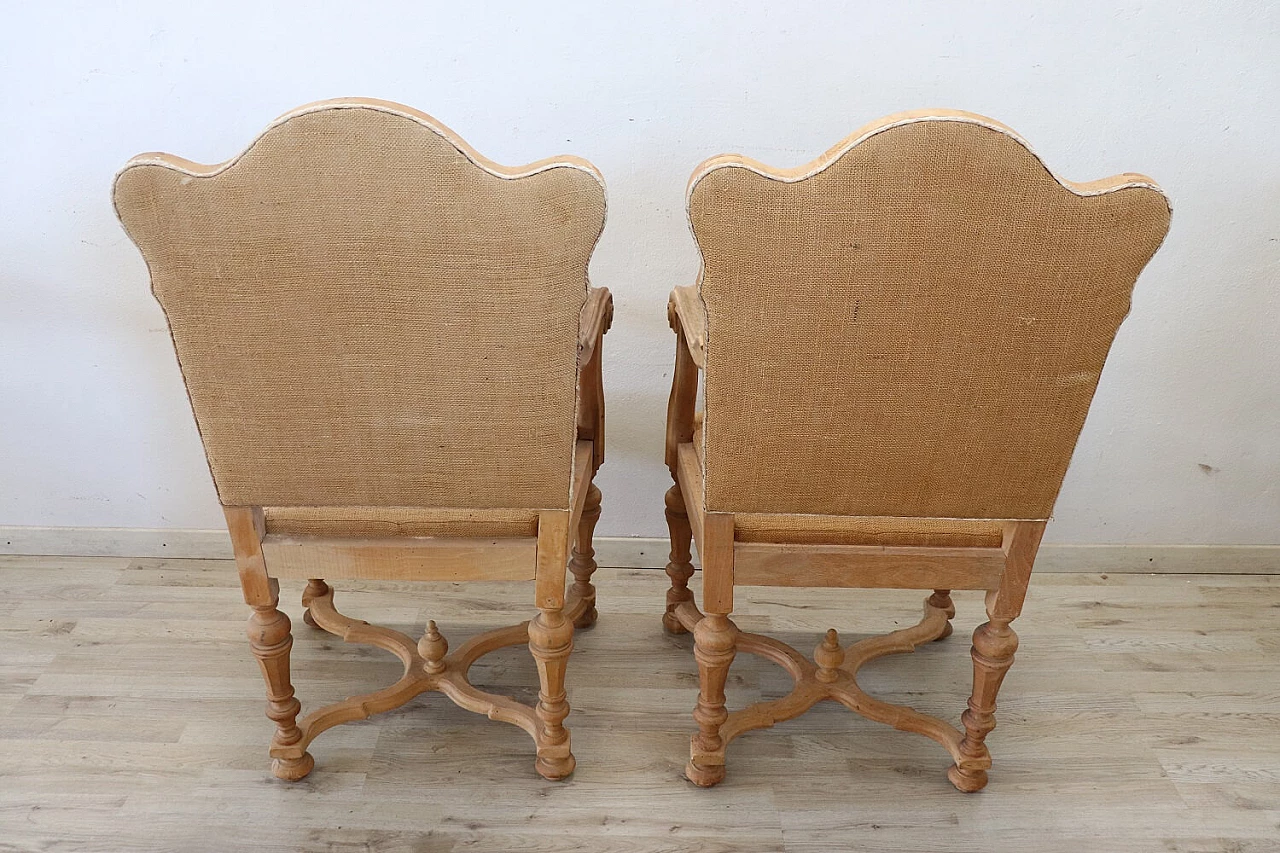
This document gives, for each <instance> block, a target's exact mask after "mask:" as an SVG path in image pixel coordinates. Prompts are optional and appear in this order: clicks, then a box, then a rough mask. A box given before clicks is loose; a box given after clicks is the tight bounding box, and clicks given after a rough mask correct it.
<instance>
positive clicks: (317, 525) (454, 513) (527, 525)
mask: <svg viewBox="0 0 1280 853" xmlns="http://www.w3.org/2000/svg"><path fill="white" fill-rule="evenodd" d="M265 516H266V532H267V533H281V534H284V535H287V536H310V535H317V536H325V535H328V536H464V537H465V536H536V535H537V533H538V513H537V512H536V511H534V510H527V509H509V510H503V511H501V512H493V511H490V512H484V513H480V512H476V511H474V510H467V509H424V508H422V507H324V506H317V507H311V506H306V507H266V512H265Z"/></svg>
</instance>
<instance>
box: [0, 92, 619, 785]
mask: <svg viewBox="0 0 1280 853" xmlns="http://www.w3.org/2000/svg"><path fill="white" fill-rule="evenodd" d="M114 199H115V202H116V207H117V212H118V213H119V215H120V217H121V220H122V222H123V223H124V225H125V228H126V230H127V231H128V232H129V234H130V236H131V237H132V238H133V239H134V241H135V242H136V243H137V244H138V246H139V248H140V249H141V250H142V252H143V254H144V256H145V257H146V259H147V261H148V268H149V270H150V272H151V276H152V289H153V292H154V293H155V295H156V297H157V299H158V300H159V301H160V302H161V304H162V306H163V307H164V308H165V313H166V317H167V318H168V320H169V326H170V331H171V332H172V335H171V336H172V338H173V342H174V345H175V348H176V351H177V354H178V357H179V362H180V366H181V367H182V370H183V377H184V381H185V382H186V384H187V390H188V396H189V397H190V398H191V401H192V406H193V411H194V413H195V415H196V418H197V421H198V422H199V425H200V427H201V438H202V440H203V441H204V443H205V449H206V454H207V456H208V457H209V466H210V471H211V472H212V474H213V477H214V481H215V486H216V487H217V489H218V494H219V496H220V498H221V499H222V500H223V502H224V503H225V504H232V503H234V504H237V505H234V506H233V505H228V506H227V507H226V517H227V527H228V530H229V532H230V536H231V540H232V545H233V550H234V552H235V558H236V563H237V566H238V569H239V573H240V579H241V584H242V588H243V591H244V597H245V601H246V602H247V603H248V604H249V605H250V606H251V607H252V608H253V615H252V616H251V617H250V620H249V641H250V647H251V649H252V651H253V654H254V656H255V658H256V659H257V660H258V663H259V665H260V668H261V670H262V675H263V678H264V680H265V681H266V686H267V700H268V701H267V716H268V717H269V718H270V719H272V720H273V721H274V722H275V724H276V732H275V736H274V738H273V739H272V743H271V748H270V754H271V756H272V758H273V765H272V767H273V772H274V773H275V775H276V776H277V777H279V778H282V779H287V780H290V781H296V780H299V779H301V778H303V777H304V776H306V775H307V774H308V773H310V771H311V770H312V768H313V766H314V760H313V759H312V757H311V755H310V753H309V752H308V751H307V750H308V747H309V745H310V744H311V742H312V741H313V740H314V739H315V738H316V737H317V736H318V735H319V734H321V733H322V732H324V731H326V730H328V729H330V728H332V727H334V726H336V725H339V724H340V723H344V722H350V721H353V720H359V719H364V718H365V717H368V716H370V715H372V714H378V713H383V712H387V711H391V710H393V709H395V708H399V707H401V706H403V705H404V704H405V703H407V702H409V701H410V700H411V699H413V698H414V697H415V696H418V695H420V694H422V693H424V692H428V691H437V692H440V693H443V694H444V695H445V696H447V697H448V698H449V699H451V700H452V701H453V702H454V703H455V704H457V705H458V706H460V707H462V708H465V709H467V710H469V711H473V712H476V713H480V714H484V715H486V716H488V717H489V718H491V719H495V720H501V721H504V722H509V723H512V724H514V725H517V726H519V727H520V728H522V729H524V731H526V732H527V733H528V734H529V735H530V736H531V737H532V738H533V740H534V744H535V747H536V750H537V758H536V761H535V765H534V766H535V768H536V769H537V771H538V772H539V773H541V774H542V775H543V776H545V777H546V778H548V779H563V778H565V777H567V776H568V775H569V774H570V773H572V772H573V769H574V763H575V762H574V758H573V754H572V752H571V749H570V738H569V732H568V730H567V729H566V728H565V726H564V721H565V718H566V716H567V715H568V713H569V704H568V698H567V693H566V687H565V673H566V668H567V662H568V657H569V654H570V652H571V651H572V648H573V633H574V628H575V625H576V626H579V627H586V626H588V625H590V624H592V623H593V622H594V621H595V618H596V610H595V601H596V594H595V587H594V586H593V585H592V584H591V576H592V573H593V572H594V570H595V568H596V563H595V560H594V554H595V550H594V547H593V545H592V536H593V535H594V530H595V523H596V520H597V519H598V518H599V515H600V500H601V496H600V490H599V489H598V488H597V487H596V486H595V485H594V483H593V479H594V477H595V474H596V472H597V470H598V469H599V467H600V465H601V464H602V463H603V461H604V388H603V383H602V376H603V373H602V359H603V348H604V344H603V336H604V334H605V333H606V332H607V331H608V329H609V326H610V323H611V322H612V317H613V301H612V297H611V296H610V294H609V291H608V290H606V289H604V288H592V287H591V286H590V285H589V283H588V281H587V275H586V271H587V265H588V263H589V261H590V256H591V253H592V251H593V249H594V245H595V242H596V240H597V239H598V238H599V234H600V229H601V228H602V227H603V222H604V185H603V181H602V180H601V179H600V175H599V172H598V171H597V170H596V169H595V168H594V167H593V166H591V165H590V164H589V163H587V162H586V161H584V160H580V159H577V158H567V157H562V158H555V159H548V160H543V161H539V162H537V163H533V164H530V165H529V166H527V167H523V168H509V167H504V166H499V165H498V164H495V163H493V162H492V161H489V160H487V159H485V158H483V157H481V156H480V155H479V154H478V153H477V152H476V151H475V150H474V149H472V148H471V147H470V146H468V145H467V144H466V143H465V142H463V141H462V140H461V139H460V138H459V137H458V136H457V135H456V134H454V133H452V132H451V131H449V130H448V129H447V128H445V127H443V125H440V124H439V123H438V122H436V121H435V120H434V119H432V118H431V117H430V116H427V115H425V114H423V113H419V112H417V111H415V110H411V109H409V108H407V107H403V106H401V105H398V104H391V103H388V102H384V101H372V100H365V99H347V100H339V101H326V102H321V103H317V104H312V105H309V106H306V107H302V108H300V109H298V110H294V111H292V112H290V113H288V114H286V115H285V116H282V117H281V118H280V119H279V120H277V121H276V122H275V123H274V124H273V125H271V126H270V127H269V128H268V129H267V130H266V131H264V132H263V134H262V135H261V136H259V137H258V139H256V140H255V141H254V143H253V144H252V145H251V146H250V147H249V148H248V149H246V150H245V152H243V153H242V154H241V155H239V156H238V157H236V158H235V159H233V160H231V161H228V162H226V163H224V164H221V165H218V166H199V165H198V164H194V163H190V162H189V161H185V160H182V159H180V158H175V157H171V156H167V155H144V156H142V157H140V158H135V159H134V160H133V161H131V162H130V163H129V164H128V165H127V166H126V167H125V169H124V170H122V171H121V172H120V174H119V175H118V176H117V180H116V185H115V194H114ZM388 211H390V212H391V213H393V214H394V215H392V216H391V218H390V219H387V218H386V217H387V215H388ZM406 211H407V213H406ZM414 211H416V212H417V213H416V214H415V213H414ZM419 214H420V215H419ZM246 247H247V248H246ZM211 270H212V271H214V273H216V274H213V273H211V272H210V271H211ZM371 270H373V271H375V272H376V274H370V271H371ZM461 285H465V286H463V287H461V289H459V287H460V286H461ZM268 315H271V316H272V317H274V319H275V320H276V321H278V322H276V323H275V325H272V326H271V328H270V329H266V328H263V329H259V328H257V326H256V325H255V323H256V321H257V320H259V319H260V318H261V317H264V316H268ZM282 323H283V325H281V324H282ZM575 327H576V328H575ZM423 364H427V365H428V366H427V367H426V368H424V367H423ZM531 388H533V389H536V390H537V393H530V389H531ZM228 389H231V390H230V391H229V390H228ZM231 391H234V393H231ZM239 504H244V505H239ZM264 505H265V507H264ZM571 546H572V549H573V561H574V585H573V590H572V591H570V592H569V594H568V596H567V597H566V592H565V581H566V565H567V563H568V561H569V558H570V549H571ZM280 578H286V579H289V578H297V579H305V580H306V581H307V585H306V588H305V590H304V592H303V595H302V601H303V606H304V608H305V611H304V617H303V618H304V622H305V624H307V625H309V626H312V627H317V628H321V629H324V630H325V631H328V632H330V633H332V634H335V635H337V636H339V637H341V638H342V639H343V640H345V641H347V642H351V643H364V644H369V645H373V646H375V647H377V648H380V649H384V650H386V651H389V652H391V653H392V654H394V655H396V657H398V658H399V659H400V662H401V664H402V666H403V671H402V673H401V674H400V677H399V679H398V680H397V681H396V682H395V683H394V684H392V685H390V686H388V687H383V688H382V689H379V690H373V691H369V692H365V693H361V694H359V695H355V696H351V697H349V698H347V699H345V700H343V701H341V702H335V703H331V704H328V705H324V706H322V707H319V708H316V709H314V710H311V711H310V712H309V713H308V714H307V715H306V716H304V717H302V718H301V719H298V715H299V713H300V710H301V705H300V702H299V700H298V699H297V698H296V697H295V695H294V688H293V684H292V681H291V670H290V653H291V651H292V649H293V636H292V625H291V622H290V620H289V617H288V616H286V615H285V614H284V613H283V612H282V611H281V610H280V609H279V607H278V605H279V580H278V579H280ZM326 579H327V580H335V579H347V580H385V581H450V582H458V581H512V580H523V581H527V580H532V581H534V598H535V605H536V607H537V611H538V612H537V614H536V615H535V616H534V618H533V619H532V620H531V621H529V622H523V623H521V624H518V625H514V626H509V627H503V628H496V629H494V630H490V631H486V632H483V633H481V634H479V635H477V636H474V637H472V638H471V639H470V640H468V641H467V642H464V643H462V644H461V645H460V646H458V647H457V648H455V649H454V650H453V651H452V652H451V651H450V650H449V642H448V640H447V639H446V638H445V636H444V633H443V632H442V631H441V630H440V628H439V626H438V625H437V623H436V621H435V620H434V619H432V620H428V622H427V627H426V631H425V633H424V634H423V635H422V637H421V638H420V639H419V640H418V641H414V640H413V639H411V638H410V637H409V636H408V635H407V634H405V633H403V632H401V631H395V630H391V629H389V628H384V627H378V626H374V625H370V624H368V623H367V622H364V621H362V620H356V619H351V618H349V617H347V616H343V615H342V614H340V613H339V612H338V611H337V610H336V609H335V608H334V604H333V598H334V590H333V588H332V587H331V586H330V585H329V584H328V583H327V581H326ZM523 643H527V645H528V649H529V652H530V656H531V658H532V659H533V660H534V662H535V666H536V669H537V673H538V683H539V689H538V698H537V701H536V702H534V703H531V704H524V703H521V702H519V701H517V700H516V699H513V698H511V697H507V696H502V695H498V694H494V693H489V692H486V691H483V690H480V689H478V688H476V687H475V686H473V685H472V684H471V682H470V681H469V680H468V673H469V671H470V669H471V667H472V666H473V665H474V664H475V663H476V662H477V661H478V660H479V658H481V657H482V656H483V655H486V654H489V653H491V652H495V651H498V650H499V649H502V648H505V647H507V646H512V645H516V644H523ZM0 710H2V709H0Z"/></svg>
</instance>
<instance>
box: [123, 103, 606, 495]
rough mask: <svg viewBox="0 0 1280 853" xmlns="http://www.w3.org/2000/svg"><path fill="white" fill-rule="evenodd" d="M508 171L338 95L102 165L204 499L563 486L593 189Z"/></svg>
mask: <svg viewBox="0 0 1280 853" xmlns="http://www.w3.org/2000/svg"><path fill="white" fill-rule="evenodd" d="M524 172H527V174H525V175H524V176H522V177H514V178H512V177H511V175H512V174H514V172H513V170H503V169H502V167H499V166H496V165H495V164H492V163H489V162H488V161H486V160H484V159H483V158H481V157H480V156H479V155H478V154H476V153H475V152H473V151H471V150H470V149H469V148H466V147H465V146H464V145H460V144H458V142H457V141H456V140H455V139H453V138H451V137H450V135H448V134H447V133H445V132H442V130H441V129H439V128H438V127H437V126H436V125H435V124H433V122H432V121H431V120H430V119H429V118H428V117H425V116H423V115H422V114H419V113H414V112H413V111H411V110H407V109H406V108H403V107H399V106H397V105H392V104H384V103H380V102H372V101H368V102H366V101H347V102H342V103H336V104H320V105H315V106H311V107H306V108H303V109H300V110H297V111H295V112H293V113H290V114H288V115H286V116H284V117H283V118H281V119H280V120H278V121H277V122H276V123H275V124H274V125H272V126H271V127H270V128H269V129H268V130H267V131H266V132H265V133H263V135H262V136H260V137H259V138H258V139H257V140H256V141H255V142H254V143H253V144H252V146H251V147H250V148H249V149H248V150H247V151H245V152H244V153H243V154H242V155H240V156H239V157H237V158H235V159H234V160H232V161H229V162H227V163H224V164H222V165H219V166H213V167H206V166H199V165H197V164H193V163H186V162H185V161H181V160H179V159H177V158H159V157H156V158H151V157H145V156H144V157H142V158H138V159H136V160H134V161H133V162H131V163H130V164H129V165H128V166H127V167H126V168H125V169H124V171H122V172H121V173H120V175H119V176H118V178H117V180H116V185H115V203H116V208H117V210H118V212H119V215H120V218H121V220H122V221H123V223H124V225H125V228H126V229H127V230H128V232H129V234H130V236H131V237H132V238H133V240H134V241H135V242H136V243H137V244H138V247H139V248H140V249H141V250H142V253H143V255H144V256H145V257H146V259H147V264H148V266H149V267H150V271H151V280H152V289H153V292H154V293H155V295H156V298H157V299H158V300H159V301H160V303H161V305H162V306H163V307H164V310H165V314H166V315H167V317H168V320H169V326H170V330H171V332H172V335H173V340H174V344H175V346H176V348H177V352H178V359H179V362H180V364H181V366H182V372H183V376H184V378H185V380H186V384H187V390H188V393H189V394H190V397H191V403H192V407H193V408H194V410H195V415H196V420H197V422H198V424H199V427H200V433H201V436H202V438H203V440H204V445H205V450H206V453H207V454H208V459H209V467H210V469H211V470H212V472H213V477H214V481H215V483H216V484H217V488H218V494H219V497H220V498H221V500H222V502H223V503H224V504H227V505H267V506H291V505H321V506H341V505H360V506H375V505H386V506H447V507H512V506H516V507H542V508H556V509H563V508H565V507H567V506H568V501H569V478H570V466H571V457H572V453H573V446H574V440H575V399H576V397H575V394H576V392H575V387H576V381H577V364H576V360H575V353H576V341H577V337H578V322H579V312H580V311H581V309H582V306H583V302H584V300H585V298H586V294H587V262H588V259H589V258H590V255H591V251H592V248H593V247H594V245H595V241H596V238H597V237H598V236H599V234H600V231H601V229H602V227H603V222H604V205H605V199H604V188H603V184H602V182H601V180H600V177H599V175H598V173H596V172H595V170H594V169H593V168H592V167H591V166H590V165H589V164H586V163H585V162H584V161H578V160H575V159H573V158H561V159H560V160H557V161H555V162H554V163H544V164H534V165H533V166H531V167H526V168H525V170H524ZM504 175H505V176H504Z"/></svg>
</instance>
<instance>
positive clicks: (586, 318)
mask: <svg viewBox="0 0 1280 853" xmlns="http://www.w3.org/2000/svg"><path fill="white" fill-rule="evenodd" d="M611 325H613V294H611V293H610V292H609V288H607V287H593V288H591V289H590V290H589V291H588V292H587V301H586V302H584V303H583V305H582V314H581V315H580V316H579V320H578V363H579V364H586V363H587V362H588V361H590V360H591V356H592V354H593V353H594V352H595V348H596V344H598V343H599V342H600V338H601V337H603V336H604V333H605V332H607V331H609V327H610V326H611Z"/></svg>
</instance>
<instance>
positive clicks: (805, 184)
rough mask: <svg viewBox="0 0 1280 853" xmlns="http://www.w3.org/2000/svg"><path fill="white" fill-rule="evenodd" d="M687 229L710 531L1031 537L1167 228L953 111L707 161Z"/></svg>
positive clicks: (1138, 198)
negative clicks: (910, 522)
mask: <svg viewBox="0 0 1280 853" xmlns="http://www.w3.org/2000/svg"><path fill="white" fill-rule="evenodd" d="M688 207H689V216H690V219H691V222H692V226H693V230H694V234H695V237H696V239H697V242H698V246H699V248H700V250H701V253H702V262H703V269H702V277H701V294H702V298H703V300H704V302H705V305H706V312H707V329H706V356H705V358H706V374H705V377H706V378H705V394H706V418H705V423H704V427H703V441H704V445H703V448H702V449H703V458H704V465H705V477H706V491H705V495H706V497H705V503H706V508H707V510H708V511H715V512H734V513H806V514H822V515H854V516H897V517H914V518H1001V519H1044V518H1047V517H1048V516H1049V514H1050V512H1051V510H1052V508H1053V504H1054V501H1055V499H1056V497H1057V494H1058V489H1059V487H1060V486H1061V484H1062V479H1063V476H1064V474H1065V472H1066V470H1067V465H1068V462H1069V461H1070V458H1071V453H1072V450H1073V448H1074V446H1075V443H1076V438H1077V436H1078V435H1079V433H1080V429H1081V427H1082V425H1083V423H1084V419H1085V414H1086V413H1087V411H1088V408H1089V402H1090V400H1091V398H1092V396H1093V393H1094V389H1095V387H1096V386H1097V384H1098V379H1099V375H1100V373H1101V370H1102V366H1103V362H1104V361H1105V359H1106V357H1107V351H1108V349H1109V348H1110V346H1111V342H1112V339H1113V338H1114V336H1115V334H1116V330H1117V328H1118V327H1119V325H1120V322H1121V320H1123V319H1124V317H1125V315H1126V313H1127V312H1128V310H1129V301H1130V294H1131V291H1132V289H1133V286H1134V281H1135V279H1136V278H1137V276H1138V273H1139V272H1140V271H1141V270H1142V268H1143V266H1144V265H1145V264H1146V263H1147V261H1148V260H1149V259H1150V257H1151V256H1152V254H1153V253H1154V252H1155V250H1156V248H1157V247H1158V246H1159V245H1160V242H1161V240H1162V239H1163V238H1164V235H1165V232H1166V231H1167V229H1168V225H1169V215H1170V211H1169V205H1168V203H1167V200H1166V198H1165V196H1164V195H1163V194H1162V193H1161V192H1160V191H1159V189H1158V188H1157V187H1156V186H1155V185H1154V184H1153V183H1151V182H1150V181H1149V180H1148V179H1146V178H1144V177H1142V176H1140V175H1124V176H1121V178H1120V179H1118V180H1117V179H1108V180H1106V181H1100V182H1096V183H1094V184H1071V183H1068V182H1065V181H1062V180H1059V179H1057V178H1055V177H1054V176H1053V175H1052V174H1051V173H1050V172H1049V171H1048V170H1047V169H1046V168H1045V166H1044V164H1043V163H1041V161H1040V160H1039V159H1038V158H1037V156H1036V155H1035V154H1034V153H1033V152H1032V151H1031V150H1030V149H1029V148H1028V147H1027V145H1026V143H1025V142H1023V141H1022V140H1021V139H1020V138H1018V137H1017V136H1016V135H1015V134H1014V133H1013V132H1012V131H1010V130H1009V129H1008V128H1006V127H1004V126H1002V125H1000V124H999V123H997V122H994V121H992V120H990V119H986V118H983V117H981V116H976V115H972V114H968V113H955V112H932V113H914V114H913V113H906V114H900V115H897V116H891V117H889V118H888V119H885V120H883V121H881V122H878V123H876V124H875V125H873V126H871V127H868V128H866V129H864V130H862V131H859V132H858V133H855V134H854V135H853V136H851V137H849V138H848V139H846V140H845V141H844V142H843V143H842V144H841V145H839V146H837V147H836V148H834V149H832V150H831V151H830V152H828V153H827V154H826V155H825V156H824V157H823V158H821V159H820V160H819V161H817V163H816V164H811V165H810V166H806V167H801V168H798V169H794V170H789V171H786V170H783V171H779V170H773V169H770V168H769V167H767V166H764V165H763V164H759V163H755V162H754V161H750V160H747V159H745V158H741V157H737V156H727V157H719V158H715V159H713V160H710V161H708V162H707V163H705V164H704V165H703V167H701V168H700V169H699V170H698V171H697V172H695V174H694V176H693V178H692V179H691V182H690V187H689V193H688Z"/></svg>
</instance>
